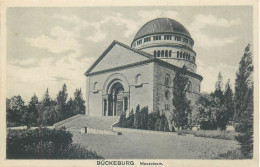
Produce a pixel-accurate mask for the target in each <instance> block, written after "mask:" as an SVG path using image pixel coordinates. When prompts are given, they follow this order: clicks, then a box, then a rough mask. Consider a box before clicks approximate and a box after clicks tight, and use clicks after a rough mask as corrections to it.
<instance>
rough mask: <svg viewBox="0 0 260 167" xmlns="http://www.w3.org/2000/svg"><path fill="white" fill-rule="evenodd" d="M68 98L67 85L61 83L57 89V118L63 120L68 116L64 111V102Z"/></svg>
mask: <svg viewBox="0 0 260 167" xmlns="http://www.w3.org/2000/svg"><path fill="white" fill-rule="evenodd" d="M67 98H68V93H67V87H66V84H63V86H62V90H61V91H59V93H58V95H57V105H58V106H57V107H58V108H57V115H58V119H59V120H63V119H65V118H68V115H67V112H66V102H67Z"/></svg>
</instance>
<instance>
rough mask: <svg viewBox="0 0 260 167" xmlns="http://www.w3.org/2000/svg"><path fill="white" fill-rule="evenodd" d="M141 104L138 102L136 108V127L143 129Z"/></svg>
mask: <svg viewBox="0 0 260 167" xmlns="http://www.w3.org/2000/svg"><path fill="white" fill-rule="evenodd" d="M140 115H141V114H140V105H139V104H138V105H137V106H136V109H135V117H134V126H135V128H136V129H141V116H140Z"/></svg>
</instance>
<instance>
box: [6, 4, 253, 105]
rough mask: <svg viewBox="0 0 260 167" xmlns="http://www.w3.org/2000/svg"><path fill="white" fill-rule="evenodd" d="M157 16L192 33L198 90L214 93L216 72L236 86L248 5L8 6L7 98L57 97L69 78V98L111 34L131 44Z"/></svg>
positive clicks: (249, 33) (248, 29) (248, 31)
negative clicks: (46, 94)
mask: <svg viewBox="0 0 260 167" xmlns="http://www.w3.org/2000/svg"><path fill="white" fill-rule="evenodd" d="M160 17H168V18H171V19H174V20H176V21H179V22H180V23H181V24H182V25H184V26H185V27H186V29H187V30H188V31H189V32H190V34H191V36H192V38H193V40H194V42H195V44H194V48H193V49H194V51H195V52H196V53H197V58H196V61H197V62H196V63H197V73H198V74H200V75H202V77H203V81H202V83H201V92H211V91H214V88H215V82H216V80H217V75H218V73H219V72H221V73H222V75H223V82H224V85H225V82H226V81H227V79H230V81H231V84H232V87H234V84H235V82H234V81H235V74H236V72H237V70H238V64H239V61H240V59H241V57H242V55H243V52H244V48H245V47H246V45H247V44H248V43H252V41H253V13H252V7H249V6H233V7H230V6H229V7H224V6H219V7H212V6H211V7H210V6H209V7H206V6H203V7H184V6H182V7H181V6H168V7H73V8H71V7H70V8H69V7H67V8H61V7H59V8H47V7H46V8H36V7H22V8H8V10H7V48H6V49H7V50H6V82H7V91H6V93H7V98H11V97H12V96H15V95H21V96H22V98H23V99H24V100H25V102H28V101H29V100H30V98H31V97H32V96H33V94H34V93H35V94H36V95H37V96H38V97H39V99H40V100H41V99H42V97H43V94H44V92H45V91H46V89H47V88H48V89H49V93H50V96H51V97H52V98H56V95H57V94H58V91H59V90H61V88H62V85H63V84H64V83H66V85H67V89H68V93H69V96H70V97H73V94H74V91H75V89H76V88H81V89H82V91H83V97H84V99H86V96H85V92H86V77H85V76H84V72H85V71H86V70H87V69H88V68H89V67H90V66H91V65H92V63H93V62H94V61H95V60H96V59H97V58H98V57H99V56H100V55H101V54H102V53H103V52H104V50H105V49H106V48H107V47H108V46H109V45H110V44H111V43H112V41H113V40H117V41H120V42H122V43H124V44H127V45H130V44H131V42H132V40H133V39H134V36H135V34H136V33H137V31H138V30H139V29H140V28H141V27H142V25H144V24H145V23H146V22H148V21H150V20H152V19H155V18H160Z"/></svg>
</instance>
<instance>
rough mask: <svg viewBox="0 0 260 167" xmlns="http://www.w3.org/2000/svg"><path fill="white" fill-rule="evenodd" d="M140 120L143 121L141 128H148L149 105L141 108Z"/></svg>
mask: <svg viewBox="0 0 260 167" xmlns="http://www.w3.org/2000/svg"><path fill="white" fill-rule="evenodd" d="M140 117H141V118H140V119H141V120H140V122H141V125H140V126H141V129H147V124H148V107H147V106H145V107H143V108H142V109H141V112H140Z"/></svg>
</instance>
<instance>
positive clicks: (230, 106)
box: [224, 79, 234, 120]
mask: <svg viewBox="0 0 260 167" xmlns="http://www.w3.org/2000/svg"><path fill="white" fill-rule="evenodd" d="M224 105H225V110H226V111H225V112H226V113H227V116H228V120H233V117H234V99H233V91H232V89H231V86H230V79H228V81H227V83H226V86H225V92H224Z"/></svg>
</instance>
